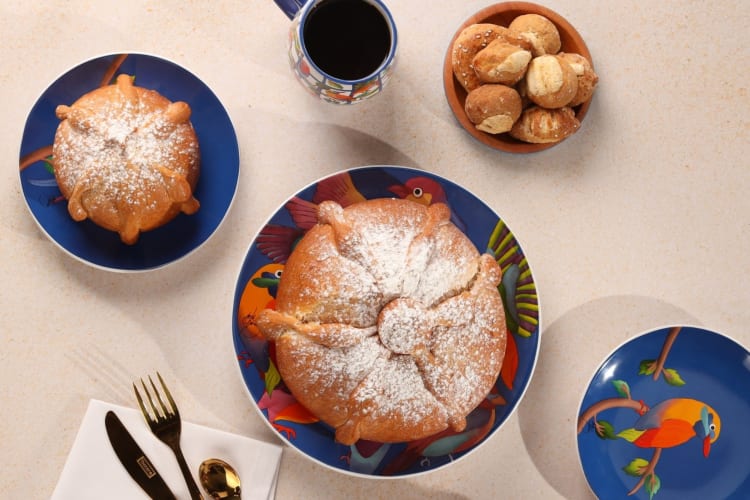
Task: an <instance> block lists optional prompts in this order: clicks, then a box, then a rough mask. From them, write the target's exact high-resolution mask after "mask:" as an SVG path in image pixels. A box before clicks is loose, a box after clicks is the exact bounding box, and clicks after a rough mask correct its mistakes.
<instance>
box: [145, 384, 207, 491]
mask: <svg viewBox="0 0 750 500" xmlns="http://www.w3.org/2000/svg"><path fill="white" fill-rule="evenodd" d="M156 376H157V377H158V378H159V382H161V387H162V389H164V394H165V395H166V397H167V401H168V402H169V408H168V407H167V405H165V404H164V401H162V398H161V396H160V395H159V390H158V389H157V388H156V385H155V384H154V381H153V380H152V379H151V376H150V375H149V377H148V381H149V382H150V383H151V388H152V389H153V393H154V395H155V397H156V400H157V401H158V403H159V407H160V409H161V412H160V411H159V409H157V407H156V405H155V404H154V400H153V399H152V398H151V392H150V391H149V390H148V387H147V386H146V383H145V382H144V381H143V379H141V385H142V386H143V390H144V391H145V393H146V399H148V404H149V406H150V410H151V411H149V409H147V408H146V405H145V404H144V402H143V398H141V393H140V392H138V387H137V386H136V384H135V383H134V384H133V390H134V391H135V397H136V398H137V399H138V404H139V405H140V407H141V411H142V412H143V417H144V418H145V419H146V423H148V426H149V427H150V428H151V432H153V433H154V435H155V436H156V437H158V438H159V439H160V440H161V441H163V442H164V443H165V444H166V445H167V446H169V447H170V448H171V449H172V451H173V452H174V454H175V457H177V462H178V463H179V464H180V470H181V471H182V475H183V476H184V478H185V482H186V483H187V486H188V490H189V491H190V498H192V499H193V500H203V496H201V493H200V490H199V489H198V485H197V484H195V480H194V479H193V476H192V474H190V468H189V467H188V465H187V463H186V462H185V456H184V455H183V454H182V449H181V448H180V433H181V431H182V421H181V420H180V412H179V411H178V410H177V405H176V404H175V403H174V400H173V399H172V395H171V394H170V393H169V389H167V385H166V384H165V383H164V380H163V379H162V378H161V375H160V374H159V372H156Z"/></svg>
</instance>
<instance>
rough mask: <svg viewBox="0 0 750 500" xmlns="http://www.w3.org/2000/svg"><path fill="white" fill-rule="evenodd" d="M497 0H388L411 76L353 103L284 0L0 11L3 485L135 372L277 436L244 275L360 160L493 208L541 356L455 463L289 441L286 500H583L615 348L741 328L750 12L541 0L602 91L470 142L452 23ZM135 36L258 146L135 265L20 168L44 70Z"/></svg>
mask: <svg viewBox="0 0 750 500" xmlns="http://www.w3.org/2000/svg"><path fill="white" fill-rule="evenodd" d="M488 4H489V2H482V1H474V0H471V1H464V2H449V1H445V0H440V1H437V2H432V3H431V4H430V7H429V9H426V8H425V7H424V5H423V3H422V2H414V1H405V0H391V1H390V3H389V5H390V7H391V9H392V12H393V15H394V18H395V21H396V23H397V25H398V28H399V42H400V47H399V52H398V57H399V60H398V66H397V69H396V72H395V74H394V76H393V79H392V81H391V82H390V86H389V87H387V88H386V90H385V91H384V92H383V94H382V95H380V96H378V97H376V98H375V99H373V100H371V101H368V102H366V103H363V104H360V105H357V106H355V107H335V106H334V105H331V104H326V103H323V102H319V101H316V100H315V99H313V98H312V97H311V96H309V95H308V94H307V93H305V92H304V91H303V90H302V88H301V87H300V86H299V84H298V83H297V82H296V81H295V80H294V78H293V77H292V74H291V72H290V70H289V68H288V65H287V60H286V41H287V28H288V25H289V20H288V19H287V18H286V17H285V16H284V14H283V13H281V11H280V10H279V9H278V8H277V7H276V6H275V4H274V3H273V2H272V1H270V0H257V1H252V2H247V1H245V2H238V1H223V0H219V1H216V2H193V1H190V2H182V1H176V0H167V1H162V2H151V1H145V0H136V1H133V2H110V1H107V2H91V1H83V0H72V1H62V0H47V1H43V2H26V1H20V0H5V1H4V2H2V4H0V61H2V64H1V65H0V89H2V95H3V115H2V116H3V118H2V120H0V151H1V152H2V157H3V159H4V165H5V168H3V169H2V172H1V173H0V213H1V214H2V218H1V219H0V234H2V238H1V241H2V243H1V244H0V282H2V287H0V304H2V314H0V336H2V349H1V350H0V376H1V377H2V379H1V380H2V384H0V401H1V402H2V403H1V404H0V421H1V422H2V425H1V426H0V443H2V446H1V447H0V461H2V463H3V464H4V468H5V470H4V473H3V475H2V478H0V485H2V488H1V490H2V491H3V496H4V497H7V498H26V497H28V495H29V492H30V491H31V497H32V498H47V497H49V495H50V494H51V492H52V489H53V488H54V485H55V483H56V481H57V477H58V475H59V473H60V471H61V469H62V466H63V464H64V462H65V458H66V456H67V453H68V450H69V449H70V446H71V444H72V442H73V439H74V437H75V433H76V431H77V429H78V426H79V423H80V420H81V418H82V416H83V413H84V411H85V409H86V405H87V402H88V400H89V399H90V398H98V399H102V400H105V401H110V402H112V403H115V404H121V405H128V406H132V405H133V404H134V401H133V397H132V395H131V391H130V390H129V387H130V382H131V381H132V380H133V379H135V378H137V377H139V376H141V375H143V374H148V373H153V372H154V371H155V370H157V369H158V370H159V371H160V372H161V373H162V375H164V376H165V378H168V379H169V380H172V381H174V382H172V383H171V384H170V385H171V386H172V387H171V388H172V391H173V394H175V393H176V394H177V395H178V396H179V403H180V410H181V412H182V414H183V415H184V416H187V417H186V418H188V417H189V419H190V420H191V421H193V422H196V423H200V424H203V425H208V426H212V427H215V428H219V429H224V430H227V431H231V432H235V433H241V434H243V435H247V436H250V437H253V438H257V439H262V440H267V441H272V442H275V440H276V437H275V435H274V434H273V433H272V432H271V431H270V430H269V428H268V427H267V425H266V424H265V423H264V422H263V421H262V420H261V419H260V418H259V416H258V415H257V413H256V410H255V409H254V408H253V406H252V403H251V402H250V400H249V398H248V396H247V394H246V390H245V388H244V385H243V383H242V380H241V378H240V376H239V375H238V371H237V369H236V367H235V364H234V360H233V358H234V351H233V346H232V342H231V323H230V321H231V311H232V299H233V292H234V284H235V279H236V277H237V274H238V272H239V267H240V265H241V263H242V259H243V258H244V255H245V252H246V250H247V247H248V245H249V243H250V241H251V240H252V238H253V236H254V234H255V233H256V232H257V231H258V230H259V229H260V228H261V226H262V225H263V224H264V222H265V221H266V219H267V218H268V217H269V216H270V215H271V214H272V213H273V212H274V211H275V210H276V208H277V207H278V206H279V205H280V204H281V203H282V202H283V201H284V200H286V198H287V197H289V196H290V195H292V194H294V193H295V192H296V191H298V190H299V189H300V188H301V187H303V186H305V185H307V184H308V183H310V182H312V181H314V180H316V179H318V178H319V177H321V176H324V175H327V174H330V173H333V172H335V171H337V170H340V169H343V168H347V167H353V166H361V165H369V164H394V165H404V166H409V167H415V168H421V169H425V170H428V171H430V172H434V173H436V174H439V175H442V176H444V177H447V178H449V179H451V180H453V181H455V182H458V183H460V184H461V185H463V186H464V187H466V188H467V189H469V190H471V191H472V192H474V193H475V194H476V195H477V196H478V197H480V198H481V199H483V200H484V201H485V202H486V203H487V204H488V205H490V206H491V207H492V208H493V209H494V210H495V211H497V212H498V213H499V214H500V215H501V217H502V218H503V219H504V220H505V221H506V223H507V224H508V225H509V226H510V227H511V228H512V229H513V232H514V234H515V235H516V236H517V238H518V239H519V240H520V241H521V243H522V245H523V248H524V250H525V253H526V255H527V257H528V259H529V261H530V263H531V266H532V268H533V270H534V273H535V278H536V281H537V285H538V287H539V292H540V298H541V303H542V311H543V314H542V317H543V328H542V344H541V346H542V347H541V351H540V354H539V360H538V366H537V370H536V374H535V376H534V378H533V380H532V383H531V384H530V386H529V389H528V391H527V393H526V396H525V398H524V400H523V401H522V402H521V404H520V406H519V408H518V410H517V411H516V413H515V414H514V415H513V417H512V418H511V419H510V420H509V421H508V422H507V423H506V425H505V426H504V427H503V428H502V429H501V430H500V431H499V432H498V433H496V434H495V435H494V436H493V437H492V438H491V439H490V440H489V441H488V442H487V443H486V444H485V445H484V446H483V447H482V448H480V449H479V450H477V451H476V452H474V453H472V454H471V455H469V456H468V457H466V458H464V459H463V460H461V461H459V462H458V463H456V464H454V465H453V466H451V467H449V468H447V469H443V470H440V471H439V472H437V473H433V474H429V475H426V476H420V477H415V478H411V479H400V480H394V481H379V482H378V481H375V480H362V479H353V478H351V477H348V476H345V475H343V474H340V473H337V472H334V471H330V470H328V469H325V468H322V467H321V466H319V465H316V464H314V463H311V462H309V461H307V460H306V459H305V458H303V457H302V456H300V455H299V454H298V453H296V452H294V451H292V450H286V451H285V452H284V455H283V458H282V463H281V472H280V476H279V484H278V493H277V498H280V499H294V498H305V499H314V498H320V499H323V498H325V499H329V498H341V499H344V498H400V499H411V498H426V497H429V498H438V499H485V498H487V499H489V498H500V497H502V498H545V499H549V498H573V499H585V498H590V497H592V494H591V492H590V491H589V489H588V487H587V485H586V483H585V480H584V476H583V474H582V472H581V470H580V466H579V465H578V458H577V452H576V445H575V430H574V425H575V418H576V412H577V409H578V405H579V402H580V398H581V396H582V392H583V390H584V388H585V385H586V383H587V381H588V379H589V377H590V376H591V375H592V374H593V372H594V370H595V369H596V367H597V366H598V365H599V363H600V362H601V361H602V359H603V357H605V356H606V355H607V354H608V353H610V352H611V351H612V350H613V349H614V348H616V347H617V346H618V345H620V344H621V343H622V342H623V341H625V340H627V339H628V338H630V337H632V336H634V335H636V334H638V333H640V332H642V331H644V330H647V329H651V328H654V327H658V326H662V325H664V324H671V323H688V324H694V325H700V326H704V327H707V328H710V329H713V330H716V331H719V332H722V333H725V334H727V335H729V336H730V337H732V338H734V339H735V340H737V341H738V342H740V343H742V344H743V345H745V346H748V345H750V328H748V325H750V307H748V304H750V286H749V285H748V281H747V279H746V276H747V275H748V273H749V272H750V252H748V248H750V217H749V216H750V196H748V192H750V168H749V167H750V160H748V144H750V121H748V116H750V96H749V95H748V87H749V86H750V83H748V82H749V80H748V76H747V75H748V74H750V53H749V52H748V50H747V45H748V42H750V39H749V38H748V34H747V26H748V25H749V24H750V4H747V3H742V2H740V3H738V2H731V1H716V2H713V3H712V4H711V8H710V9H707V8H706V6H705V5H704V4H702V3H699V2H648V3H644V2H638V1H623V2H616V3H612V2H599V1H593V0H588V1H586V0H570V1H560V2H555V3H554V5H552V4H550V5H548V6H549V7H551V8H552V9H554V10H555V11H557V12H558V13H560V14H561V15H563V16H564V17H565V18H566V19H568V20H569V21H570V22H571V23H572V24H573V25H574V26H575V27H576V28H577V30H578V31H579V32H580V33H581V34H582V35H583V37H584V38H585V40H586V42H587V44H588V47H589V50H590V51H591V53H592V56H593V58H594V64H595V67H596V70H597V72H598V74H599V76H600V84H599V87H598V89H597V93H596V95H595V97H594V101H593V103H592V105H591V108H590V109H589V112H588V115H587V117H586V120H585V121H584V123H583V126H582V128H581V130H580V131H579V132H578V133H577V134H576V135H574V136H573V137H572V138H570V139H569V140H567V141H565V142H564V143H562V144H561V145H559V146H557V147H554V148H551V149H549V150H546V151H544V152H541V153H537V154H533V155H511V154H506V153H500V152H497V151H494V150H491V149H489V148H487V147H485V146H483V145H482V144H480V143H478V142H477V141H476V140H474V139H472V138H471V137H470V136H469V135H468V134H466V133H465V132H464V131H463V130H462V129H461V128H460V127H459V126H458V124H457V122H456V120H455V119H454V117H453V115H452V113H451V111H450V109H449V107H448V106H447V104H446V102H445V99H444V95H443V88H442V77H441V74H442V61H443V57H444V55H445V52H446V50H448V47H447V44H448V41H449V40H450V39H451V37H452V36H453V34H454V31H455V28H456V27H457V26H458V25H460V24H461V23H462V22H463V20H464V19H466V18H468V17H469V16H470V15H471V14H472V13H473V12H475V11H477V10H479V9H481V8H483V7H485V6H486V5H488ZM128 51H137V52H146V53H151V54H154V55H159V56H161V57H164V58H167V59H171V60H173V61H175V62H177V63H178V64H180V65H182V66H184V67H186V68H188V69H190V70H191V71H192V72H193V73H195V74H196V75H198V76H199V77H201V78H202V79H203V80H204V81H205V82H206V83H207V84H208V85H209V86H210V87H211V88H212V89H213V90H214V92H215V93H216V94H217V95H218V97H219V98H220V99H221V101H222V102H223V103H224V105H225V107H226V108H227V110H228V112H229V114H230V116H231V118H232V120H233V122H234V125H235V129H236V132H237V136H238V139H239V146H240V154H241V174H240V184H239V188H238V192H237V196H236V199H235V202H234V205H233V207H232V209H231V211H230V213H229V215H228V217H227V218H226V220H225V221H224V223H223V225H222V226H221V227H220V229H219V231H218V232H217V233H216V234H215V236H214V237H213V238H212V239H211V240H210V241H209V242H208V243H207V244H206V245H205V246H203V247H202V248H201V249H199V251H198V252H196V253H194V254H192V255H190V256H189V257H188V258H186V259H183V260H181V261H180V262H178V263H176V264H174V265H171V266H169V267H166V268H163V269H160V270H157V271H154V272H150V273H141V274H122V273H119V274H118V273H111V272H107V271H102V270H99V269H95V268H92V267H90V266H87V265H85V264H82V263H80V262H78V261H76V260H74V259H72V258H71V257H69V256H68V255H66V254H65V253H63V252H62V251H60V249H59V248H58V247H57V246H56V245H55V244H53V243H52V242H50V241H49V240H48V239H47V237H46V236H45V235H44V234H43V233H42V232H41V231H40V230H39V228H38V227H37V225H36V223H35V221H34V220H33V218H32V217H31V216H30V213H29V210H28V209H27V207H26V206H25V202H24V199H23V194H22V191H21V187H20V183H19V174H18V170H17V167H16V165H17V164H18V163H17V162H18V155H19V147H20V142H21V137H22V133H23V126H24V122H25V120H26V116H27V114H28V112H29V109H30V108H31V106H32V105H33V104H34V102H35V101H36V99H37V98H38V97H39V95H40V94H41V93H42V92H43V91H44V89H45V88H46V87H47V85H48V84H49V83H50V82H51V81H52V80H54V79H55V78H57V77H58V76H59V75H61V74H62V73H63V72H65V71H66V70H67V69H68V68H70V67H72V66H75V65H77V64H78V63H80V62H81V61H83V60H86V59H90V58H91V57H94V56H97V55H100V54H105V53H112V52H128Z"/></svg>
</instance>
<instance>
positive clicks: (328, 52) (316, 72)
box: [274, 0, 397, 104]
mask: <svg viewBox="0 0 750 500" xmlns="http://www.w3.org/2000/svg"><path fill="white" fill-rule="evenodd" d="M274 2H275V3H276V4H277V5H278V6H279V7H280V8H281V10H282V11H283V12H284V13H285V14H286V15H287V16H288V17H289V18H290V19H291V20H292V25H291V27H290V29H289V64H290V66H291V68H292V71H293V72H294V75H295V77H296V78H297V80H299V82H300V83H302V85H303V87H304V88H305V89H307V90H308V91H309V92H310V93H311V94H312V95H314V96H316V97H318V98H320V99H322V100H324V101H327V102H331V103H335V104H355V103H358V102H362V101H363V100H365V99H367V98H369V97H372V96H374V95H377V94H379V93H380V92H381V91H382V90H383V88H384V87H385V85H386V83H387V82H388V81H389V80H390V78H391V74H392V73H393V69H394V66H395V62H396V45H397V43H396V42H397V35H396V25H395V23H394V21H393V17H392V16H391V13H390V11H389V10H388V8H387V7H386V6H385V4H383V3H382V2H381V0H307V1H305V0H274ZM347 8H349V9H352V8H353V9H355V10H356V9H360V10H366V11H368V12H369V13H370V14H374V15H375V20H374V21H368V22H366V24H365V25H364V26H365V28H367V29H362V30H355V31H356V32H357V33H356V36H357V38H358V40H356V41H354V40H350V39H348V38H346V37H343V36H342V39H341V40H331V39H330V37H329V35H331V34H333V35H334V38H335V37H336V33H337V30H338V29H339V27H340V28H341V31H342V32H344V31H346V30H349V31H352V30H351V23H352V20H353V19H355V18H356V16H354V15H352V14H351V13H348V12H349V11H346V12H344V11H341V9H347ZM334 10H340V12H334V13H333V17H334V18H335V17H336V15H338V16H339V20H334V21H331V22H332V23H333V24H331V22H329V23H328V24H326V28H325V29H323V30H317V31H320V33H325V34H326V37H327V38H325V40H323V41H320V40H314V39H313V38H315V35H311V34H310V31H316V30H315V29H314V24H315V22H320V21H318V19H315V17H316V16H318V17H319V18H323V17H325V16H326V15H328V13H331V11H334ZM324 12H326V14H324ZM311 20H313V21H311ZM328 21H330V19H328ZM374 26H382V27H383V29H382V30H380V32H379V33H378V34H379V36H377V37H376V36H373V35H370V34H368V33H370V28H372V27H374ZM307 28H309V29H308V30H306V29H307ZM306 31H307V33H306ZM306 35H307V37H306ZM317 38H320V37H317ZM374 46H380V47H382V50H380V49H377V50H376V51H375V52H376V54H377V55H376V56H375V59H374V60H373V61H372V65H371V66H370V67H369V68H367V69H365V70H364V71H365V73H361V74H355V73H352V72H351V71H350V70H351V68H350V66H352V65H354V64H355V63H358V62H361V61H362V60H365V59H367V56H365V55H362V56H360V55H358V54H359V51H362V54H365V53H366V52H367V50H366V49H371V48H373V47H374ZM313 49H314V50H313ZM311 52H313V53H314V54H313V56H311ZM381 56H382V60H381V59H380V57H381ZM331 65H333V66H331ZM331 68H334V69H331Z"/></svg>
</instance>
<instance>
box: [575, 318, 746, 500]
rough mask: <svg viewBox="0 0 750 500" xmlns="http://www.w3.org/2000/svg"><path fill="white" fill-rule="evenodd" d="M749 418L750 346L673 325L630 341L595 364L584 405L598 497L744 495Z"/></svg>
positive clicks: (589, 467) (585, 441)
mask: <svg viewBox="0 0 750 500" xmlns="http://www.w3.org/2000/svg"><path fill="white" fill-rule="evenodd" d="M748 425H750V352H748V350H747V349H745V348H744V347H742V346H740V345H739V344H737V343H736V342H734V341H733V340H731V339H729V338H727V337H725V336H723V335H720V334H718V333H715V332H712V331H709V330H705V329H702V328H697V327H690V326H673V327H667V328H663V329H659V330H654V331H651V332H648V333H645V334H643V335H640V336H638V337H636V338H634V339H632V340H630V341H628V342H626V343H625V344H623V345H622V346H620V347H619V348H618V349H617V350H615V352H614V353H612V355H610V356H609V357H608V358H607V359H606V360H605V361H604V363H603V364H602V365H601V367H600V368H599V369H598V370H597V372H596V374H595V375H594V377H593V380H592V381H591V384H590V385H589V387H588V389H587V390H586V393H585V394H584V396H583V400H582V402H581V407H580V410H579V412H578V422H577V431H578V453H579V456H580V459H581V464H582V466H583V471H584V473H585V475H586V479H587V480H588V482H589V485H590V486H591V489H592V490H593V491H594V493H595V494H596V495H597V496H598V497H600V498H606V499H618V498H622V499H626V498H637V499H650V498H653V499H656V500H669V499H679V500H688V499H696V500H698V499H706V498H722V499H730V498H731V499H734V498H736V499H740V498H742V499H746V498H750V432H748ZM629 493H631V494H630V495H628V494H629Z"/></svg>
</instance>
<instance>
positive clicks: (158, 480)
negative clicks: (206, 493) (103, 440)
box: [104, 410, 177, 500]
mask: <svg viewBox="0 0 750 500" xmlns="http://www.w3.org/2000/svg"><path fill="white" fill-rule="evenodd" d="M104 426H105V427H106V428H107V436H108V437H109V442H110V443H111V444H112V448H113V449H114V450H115V454H116V455H117V458H119V459H120V463H122V465H123V467H125V470H126V471H128V474H130V477H132V478H133V479H134V480H135V482H136V483H138V485H139V486H140V487H141V488H143V491H145V492H146V494H147V495H148V496H149V497H151V498H152V499H153V500H176V499H177V497H175V496H174V493H172V491H170V489H169V486H167V483H165V482H164V479H162V477H161V476H160V475H159V472H158V471H157V470H156V467H154V465H153V464H152V463H151V460H149V459H148V457H147V456H146V454H145V453H143V450H141V447H140V446H138V443H136V442H135V439H133V436H131V435H130V432H128V430H127V429H126V428H125V425H123V423H122V421H121V420H120V418H119V417H118V416H117V414H115V412H113V411H111V410H110V411H108V412H107V415H106V416H105V417H104Z"/></svg>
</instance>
